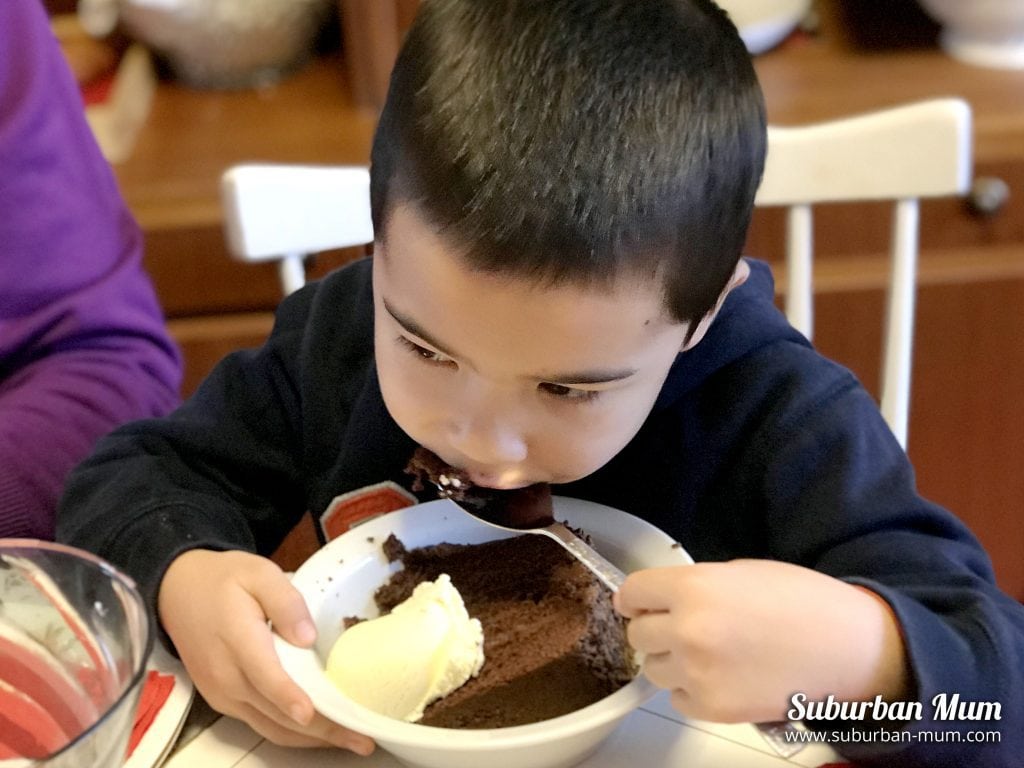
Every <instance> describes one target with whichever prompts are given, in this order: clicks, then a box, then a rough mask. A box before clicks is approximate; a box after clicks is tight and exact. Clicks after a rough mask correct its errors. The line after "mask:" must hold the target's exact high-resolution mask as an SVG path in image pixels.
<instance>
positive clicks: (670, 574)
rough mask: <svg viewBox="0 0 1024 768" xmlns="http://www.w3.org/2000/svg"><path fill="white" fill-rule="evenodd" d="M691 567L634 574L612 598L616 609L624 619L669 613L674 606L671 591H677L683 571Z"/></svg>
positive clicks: (651, 570)
mask: <svg viewBox="0 0 1024 768" xmlns="http://www.w3.org/2000/svg"><path fill="white" fill-rule="evenodd" d="M692 567H693V566H690V565H679V566H670V567H666V568H646V569H644V570H641V571H634V572H633V573H631V574H630V575H629V576H627V577H626V580H625V581H624V582H623V583H622V586H621V587H619V590H618V592H617V593H616V594H615V599H614V605H615V609H616V610H617V611H618V612H619V613H621V614H622V615H623V616H625V617H626V618H633V617H635V616H639V615H640V614H642V613H647V612H658V611H667V610H669V609H670V608H671V607H672V603H673V599H672V597H673V594H674V592H673V590H675V589H677V588H678V584H679V581H680V577H681V575H682V571H683V570H684V569H686V568H692Z"/></svg>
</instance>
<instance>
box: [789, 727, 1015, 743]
mask: <svg viewBox="0 0 1024 768" xmlns="http://www.w3.org/2000/svg"><path fill="white" fill-rule="evenodd" d="M1002 738H1003V735H1002V733H1001V732H1000V731H997V730H992V731H929V730H919V731H906V730H904V731H885V730H870V731H859V730H849V731H809V730H808V731H805V730H789V731H786V732H785V739H786V741H788V742H791V743H794V744H944V743H948V744H998V743H999V742H1000V741H1002Z"/></svg>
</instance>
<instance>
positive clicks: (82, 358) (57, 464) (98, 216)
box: [0, 0, 181, 538]
mask: <svg viewBox="0 0 1024 768" xmlns="http://www.w3.org/2000/svg"><path fill="white" fill-rule="evenodd" d="M180 380H181V359H180V356H179V353H178V350H177V349H176V347H175V346H174V344H173V343H172V341H171V340H170V338H169V337H168V335H167V331H166V328H165V326H164V319H163V315H162V312H161V310H160V307H159V304H158V303H157V300H156V296H155V294H154V292H153V288H152V285H151V284H150V282H149V279H148V277H147V275H146V273H145V272H144V271H143V268H142V237H141V233H140V231H139V228H138V226H137V225H136V223H135V221H134V220H133V218H132V216H131V214H130V213H129V211H128V210H127V207H126V206H125V203H124V201H123V200H122V198H121V196H120V193H119V191H118V189H117V185H116V182H115V180H114V176H113V174H112V173H111V170H110V167H109V166H108V165H107V162H106V161H105V160H104V158H103V156H102V155H101V154H100V151H99V149H98V147H97V145H96V143H95V141H94V140H93V137H92V133H91V132H90V130H89V127H88V125H87V124H86V122H85V118H84V115H83V112H82V103H81V98H80V96H79V92H78V88H77V85H76V84H75V82H74V79H73V77H72V75H71V72H70V70H69V69H68V67H67V65H66V63H65V60H64V58H63V55H62V53H61V51H60V48H59V46H58V44H57V42H56V40H55V38H54V37H53V34H52V33H51V31H50V27H49V23H48V19H47V17H46V13H45V11H44V9H43V6H42V3H41V2H40V0H0V536H31V537H38V538H52V537H53V533H54V514H55V510H56V506H57V500H58V499H59V497H60V494H61V489H62V486H63V483H64V479H65V477H66V475H67V473H68V472H69V471H70V470H71V468H72V467H73V466H75V465H76V464H77V463H78V462H79V461H81V460H82V459H84V458H85V456H86V455H87V454H88V453H89V452H90V451H91V450H92V447H93V445H94V444H95V442H96V441H97V440H98V439H99V438H100V437H101V436H103V435H104V434H106V433H107V432H109V431H110V430H111V429H113V428H114V427H115V426H117V425H118V424H120V423H122V422H125V421H128V420H132V419H138V418H144V417H147V416H157V415H162V414H164V413H166V412H167V411H169V410H170V409H171V408H173V407H174V405H175V404H176V403H177V401H178V386H179V384H180Z"/></svg>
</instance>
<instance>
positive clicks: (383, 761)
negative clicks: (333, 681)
mask: <svg viewBox="0 0 1024 768" xmlns="http://www.w3.org/2000/svg"><path fill="white" fill-rule="evenodd" d="M199 705H200V706H204V703H203V702H199ZM205 719H206V720H207V721H208V720H210V719H212V718H205ZM184 738H186V739H188V741H187V743H185V744H184V745H183V746H181V747H180V748H177V749H175V750H174V752H173V754H172V756H171V758H170V759H169V760H168V761H167V762H166V763H164V766H165V768H402V764H401V763H400V762H399V761H398V760H396V759H395V758H394V757H392V756H391V755H389V754H388V753H387V752H386V751H384V750H383V749H380V748H378V749H377V751H376V752H375V753H374V754H373V755H372V756H370V757H359V756H357V755H354V754H352V753H350V752H346V751H344V750H337V749H294V748H286V747H279V746H276V745H274V744H271V743H270V742H268V741H265V740H264V739H263V738H261V737H260V736H259V735H258V734H257V733H256V732H255V731H253V730H252V729H251V728H249V727H248V726H247V725H245V724H244V723H242V722H240V721H238V720H235V719H233V718H230V717H220V718H217V719H214V720H213V722H212V723H210V724H207V723H205V722H204V723H202V726H201V730H199V731H198V733H196V729H195V728H192V729H191V732H190V729H188V728H186V730H185V735H184ZM829 762H841V758H840V757H839V756H838V755H837V754H836V753H835V752H834V751H832V750H831V749H830V748H828V747H827V746H825V745H823V744H809V745H807V746H806V747H804V749H803V750H801V751H800V752H799V753H798V754H796V755H794V756H793V757H790V758H789V759H788V760H787V759H784V758H781V757H779V756H778V755H777V754H775V753H774V752H773V751H772V749H771V747H770V746H769V745H768V744H767V743H766V742H765V741H764V739H763V738H762V737H761V735H760V734H759V733H758V732H757V730H755V729H754V727H753V726H750V725H720V724H717V723H716V724H712V723H705V722H701V721H693V720H691V721H686V720H684V719H683V717H682V716H681V715H679V714H678V713H677V712H676V711H675V710H673V709H672V707H671V705H670V704H669V699H668V694H667V693H664V692H663V693H660V694H659V695H658V696H656V697H655V698H654V699H653V700H652V701H651V702H650V703H649V704H647V705H645V706H644V707H643V708H642V709H640V710H637V711H636V712H634V713H633V714H632V715H630V716H629V717H628V718H627V719H626V720H625V722H623V724H622V725H621V726H620V727H619V728H618V729H617V730H616V731H615V732H614V733H613V734H612V735H611V736H610V737H609V738H608V740H607V741H605V743H604V744H603V745H602V747H601V748H600V749H599V750H598V751H597V752H596V753H595V754H594V755H592V756H591V757H590V758H588V759H587V760H586V761H584V762H583V763H581V764H580V765H581V768H636V766H638V765H642V766H643V768H679V767H680V766H686V768H722V767H723V766H728V767H729V768H772V766H774V767H775V768H782V767H783V766H786V765H791V766H792V765H800V766H805V768H817V766H820V765H823V764H824V763H829Z"/></svg>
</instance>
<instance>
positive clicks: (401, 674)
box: [327, 574, 484, 723]
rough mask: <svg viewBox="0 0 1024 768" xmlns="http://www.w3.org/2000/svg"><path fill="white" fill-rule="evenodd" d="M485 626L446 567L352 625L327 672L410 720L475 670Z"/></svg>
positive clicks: (386, 711) (374, 705)
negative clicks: (382, 610) (471, 611)
mask: <svg viewBox="0 0 1024 768" xmlns="http://www.w3.org/2000/svg"><path fill="white" fill-rule="evenodd" d="M483 663H484V633H483V628H482V627H481V626H480V620H479V619H471V618H469V614H468V613H467V612H466V606H465V604H464V603H463V602H462V596H461V595H460V594H459V592H458V590H457V589H455V587H454V586H453V585H452V580H451V579H450V578H449V577H448V575H447V574H441V575H440V576H438V577H437V580H436V581H432V582H431V581H424V582H422V583H420V584H418V585H417V586H416V589H414V590H413V593H412V595H410V596H409V598H408V599H407V600H406V601H405V602H403V603H400V604H399V605H396V606H395V607H394V608H393V609H392V610H391V613H389V614H387V615H386V616H380V617H378V618H376V619H370V620H368V621H362V622H360V623H358V624H355V625H354V626H351V627H349V628H348V629H346V630H345V631H344V632H342V633H341V636H340V637H339V638H338V640H337V641H336V642H335V643H334V647H333V648H331V652H330V654H329V655H328V657H327V676H328V678H330V680H331V681H332V682H333V683H334V684H335V685H336V686H337V687H338V688H339V689H340V690H341V692H342V693H344V694H345V695H346V696H348V697H349V698H350V699H353V700H354V701H357V702H359V703H360V704H362V705H363V706H364V707H367V708H368V709H372V710H373V711H374V712H379V713H380V714H382V715H387V716H388V717H393V718H395V719H398V720H405V721H407V722H410V723H413V722H416V721H417V720H419V719H420V718H421V717H423V710H424V709H425V708H426V707H427V705H428V704H430V703H431V702H432V701H435V700H436V699H439V698H441V697H442V696H447V695H448V694H449V693H451V692H452V691H454V690H455V689H456V688H458V687H459V686H461V685H463V684H464V683H465V682H466V681H467V680H469V678H471V677H475V676H476V675H477V673H479V672H480V667H482V666H483Z"/></svg>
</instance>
